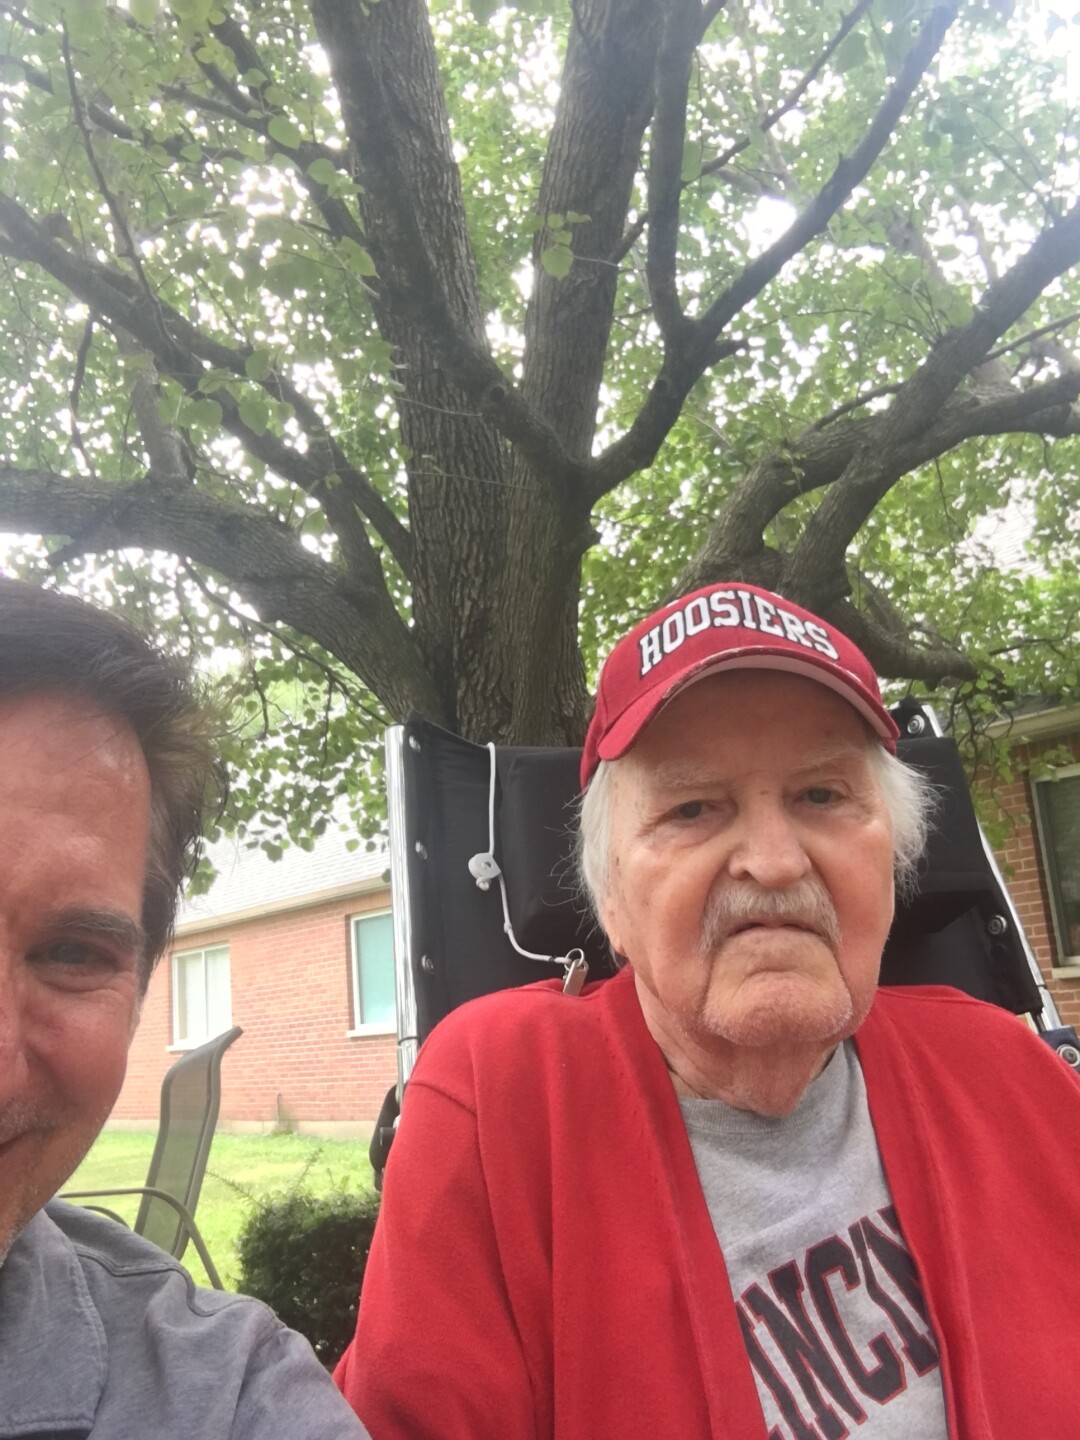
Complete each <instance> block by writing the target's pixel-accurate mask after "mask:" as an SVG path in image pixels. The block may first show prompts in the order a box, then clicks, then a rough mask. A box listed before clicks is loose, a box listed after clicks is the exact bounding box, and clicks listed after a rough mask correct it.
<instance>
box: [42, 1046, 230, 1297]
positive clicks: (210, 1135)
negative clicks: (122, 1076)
mask: <svg viewBox="0 0 1080 1440" xmlns="http://www.w3.org/2000/svg"><path fill="white" fill-rule="evenodd" d="M242 1034H243V1030H242V1029H241V1028H240V1026H239V1025H234V1026H233V1027H232V1029H231V1030H225V1031H223V1032H222V1034H220V1035H217V1036H215V1037H214V1039H213V1040H208V1041H207V1042H206V1044H205V1045H199V1046H197V1047H196V1048H195V1049H194V1050H189V1051H188V1052H187V1054H185V1055H182V1056H181V1057H180V1059H179V1060H177V1061H176V1063H175V1064H174V1065H172V1066H170V1068H169V1069H168V1070H167V1071H166V1073H165V1077H164V1079H163V1080H162V1082H161V1118H160V1121H159V1124H158V1133H157V1140H156V1141H155V1143H154V1153H153V1155H152V1156H151V1157H150V1168H149V1170H148V1171H147V1175H146V1184H145V1185H133V1186H124V1187H120V1188H116V1189H109V1190H70V1191H66V1192H64V1193H63V1194H61V1196H60V1199H61V1200H75V1201H87V1200H107V1199H115V1198H117V1197H119V1196H122V1195H139V1196H141V1197H142V1199H141V1202H140V1204H139V1211H138V1214H137V1215H136V1217H135V1223H134V1225H133V1226H132V1227H131V1228H132V1229H133V1230H134V1231H135V1233H136V1234H137V1235H143V1236H145V1237H146V1238H147V1239H149V1240H152V1241H153V1242H154V1243H155V1244H157V1245H160V1247H161V1249H163V1250H165V1251H166V1252H167V1253H168V1254H170V1255H172V1256H173V1258H174V1259H176V1260H180V1259H182V1258H183V1254H184V1251H185V1250H186V1249H187V1245H188V1241H190V1242H191V1244H192V1245H194V1247H195V1251H196V1253H197V1255H198V1257H199V1259H200V1260H201V1262H202V1265H203V1268H204V1269H205V1271H206V1274H207V1278H208V1279H209V1281H210V1283H211V1285H213V1287H214V1288H215V1290H222V1289H224V1286H223V1285H222V1283H221V1277H220V1276H219V1274H218V1271H217V1267H216V1266H215V1265H214V1262H213V1260H212V1259H211V1258H210V1252H209V1250H208V1249H207V1248H206V1242H205V1241H204V1240H203V1237H202V1235H201V1234H200V1233H199V1227H198V1226H197V1225H196V1223H195V1208H196V1206H197V1204H198V1200H199V1194H200V1192H201V1190H202V1182H203V1177H204V1175H205V1174H206V1164H207V1161H208V1159H209V1157H210V1146H211V1144H212V1143H213V1139H214V1132H215V1130H216V1129H217V1119H218V1112H219V1110H220V1108H221V1060H222V1056H223V1055H224V1053H225V1051H226V1050H227V1049H228V1048H229V1046H230V1045H231V1044H232V1043H233V1041H234V1040H238V1039H239V1037H240V1036H241V1035H242ZM200 1078H205V1082H206V1089H205V1100H204V1102H203V1105H202V1109H201V1112H200V1113H199V1115H198V1116H197V1117H196V1123H195V1126H194V1127H193V1128H194V1131H195V1146H194V1149H193V1151H192V1155H191V1161H190V1164H189V1165H188V1167H187V1174H186V1177H185V1180H184V1183H183V1185H182V1186H179V1187H177V1188H178V1189H179V1191H180V1193H179V1194H173V1193H172V1192H171V1191H169V1190H166V1189H163V1188H162V1186H161V1185H160V1184H159V1183H158V1182H159V1181H160V1180H161V1177H162V1172H163V1171H164V1170H165V1169H166V1168H167V1162H168V1160H169V1158H170V1149H171V1148H173V1147H175V1144H176V1137H177V1136H178V1135H179V1134H182V1133H183V1134H185V1136H186V1135H190V1134H191V1128H189V1129H188V1130H187V1131H186V1132H185V1131H182V1130H181V1128H180V1126H179V1125H178V1123H177V1121H176V1118H175V1114H174V1108H175V1107H174V1103H173V1091H174V1089H175V1087H176V1085H177V1081H178V1080H180V1079H183V1080H185V1081H188V1082H197V1081H198V1080H199V1079H200ZM170 1142H172V1145H170ZM86 1208H87V1209H88V1210H96V1211H97V1212H98V1213H100V1214H103V1215H108V1216H110V1218H112V1219H113V1220H119V1221H120V1223H121V1224H124V1223H125V1222H124V1221H123V1220H122V1219H121V1217H120V1216H119V1215H117V1214H116V1212H115V1211H113V1210H110V1209H108V1208H107V1207H106V1206H104V1205H87V1206H86ZM155 1232H156V1233H155Z"/></svg>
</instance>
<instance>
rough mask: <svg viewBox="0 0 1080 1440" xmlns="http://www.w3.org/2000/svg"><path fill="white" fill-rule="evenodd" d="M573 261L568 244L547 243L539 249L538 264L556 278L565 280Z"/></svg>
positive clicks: (572, 253) (572, 254)
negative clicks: (543, 247)
mask: <svg viewBox="0 0 1080 1440" xmlns="http://www.w3.org/2000/svg"><path fill="white" fill-rule="evenodd" d="M573 263H574V252H573V251H572V250H571V249H570V247H569V246H568V245H549V246H548V248H547V249H546V250H541V251H540V264H541V265H542V266H543V267H544V269H545V270H546V271H547V273H548V274H549V275H553V276H554V277H555V279H556V280H565V279H566V277H567V275H569V274H570V268H571V266H572V265H573Z"/></svg>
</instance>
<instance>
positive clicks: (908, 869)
mask: <svg viewBox="0 0 1080 1440" xmlns="http://www.w3.org/2000/svg"><path fill="white" fill-rule="evenodd" d="M867 758H868V760H869V762H870V770H871V773H872V774H873V777H874V779H875V781H876V782H877V786H878V789H879V791H880V793H881V797H882V799H883V800H884V802H885V806H886V809H887V810H888V812H889V816H890V819H891V820H892V832H893V874H894V877H895V880H896V888H897V891H898V893H899V894H901V895H907V894H910V893H911V891H912V890H913V889H914V887H915V878H916V873H917V870H918V864H919V858H920V856H921V855H922V853H923V850H924V848H925V846H926V837H927V835H928V834H929V831H930V825H931V821H932V819H933V814H934V810H935V808H936V806H937V791H936V790H935V788H934V785H933V784H932V782H931V781H930V779H929V778H928V777H927V776H926V775H925V774H924V773H923V772H922V771H921V770H916V769H914V768H913V767H912V766H910V765H905V764H904V762H903V761H902V760H898V759H897V757H896V756H895V755H892V754H890V752H889V751H888V750H886V749H885V747H884V746H883V745H879V744H878V743H877V742H876V741H875V742H874V743H872V744H871V746H870V748H869V750H868V751H867ZM618 764H619V761H618V760H601V761H600V763H599V764H598V765H597V767H596V773H595V774H594V775H593V777H592V779H591V780H590V782H589V784H588V786H587V787H586V790H585V793H584V794H583V795H582V797H581V808H580V813H579V823H578V834H577V871H578V881H579V884H580V886H581V889H582V891H583V892H584V895H585V897H586V898H587V900H588V901H589V904H590V905H591V906H592V910H593V913H594V914H595V915H596V916H597V918H598V919H599V915H600V902H601V900H602V899H603V897H604V895H605V894H606V892H607V887H608V863H609V859H610V849H611V808H612V779H613V777H614V774H615V767H616V766H617V765H618Z"/></svg>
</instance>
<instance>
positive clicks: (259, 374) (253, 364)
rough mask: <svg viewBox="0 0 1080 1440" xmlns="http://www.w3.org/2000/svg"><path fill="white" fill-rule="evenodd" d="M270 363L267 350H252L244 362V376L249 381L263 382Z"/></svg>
mask: <svg viewBox="0 0 1080 1440" xmlns="http://www.w3.org/2000/svg"><path fill="white" fill-rule="evenodd" d="M272 363H273V362H272V356H271V354H270V351H269V350H253V351H252V352H251V354H250V355H249V356H248V357H247V359H246V360H245V361H244V374H245V375H246V376H247V377H248V379H249V380H265V379H266V377H267V375H269V374H270V368H271V365H272Z"/></svg>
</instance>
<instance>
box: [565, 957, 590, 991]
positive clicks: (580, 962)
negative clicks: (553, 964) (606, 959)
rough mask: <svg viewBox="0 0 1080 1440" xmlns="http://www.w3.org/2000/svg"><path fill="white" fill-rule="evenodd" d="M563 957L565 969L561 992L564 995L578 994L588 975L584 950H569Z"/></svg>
mask: <svg viewBox="0 0 1080 1440" xmlns="http://www.w3.org/2000/svg"><path fill="white" fill-rule="evenodd" d="M565 959H566V971H565V973H564V974H563V982H562V993H563V994H564V995H580V994H581V991H582V987H583V986H584V984H585V981H586V980H587V979H588V976H589V962H588V961H587V960H586V959H585V952H584V951H583V950H571V951H570V952H569V954H567V955H566V956H565Z"/></svg>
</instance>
